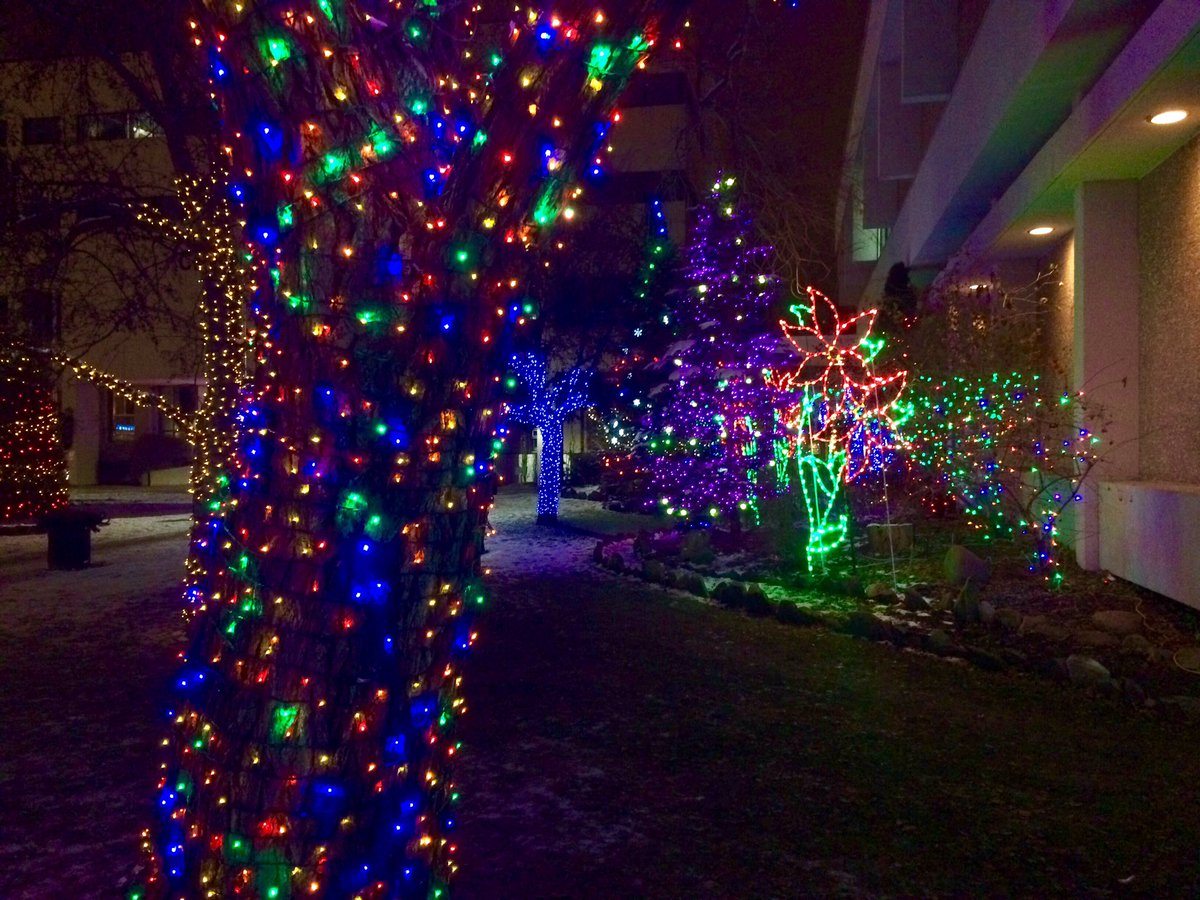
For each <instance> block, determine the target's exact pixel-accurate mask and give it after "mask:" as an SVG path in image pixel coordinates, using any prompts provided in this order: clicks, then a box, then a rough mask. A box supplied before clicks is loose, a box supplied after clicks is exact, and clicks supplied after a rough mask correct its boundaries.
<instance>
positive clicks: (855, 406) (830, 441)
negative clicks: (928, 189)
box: [773, 287, 908, 570]
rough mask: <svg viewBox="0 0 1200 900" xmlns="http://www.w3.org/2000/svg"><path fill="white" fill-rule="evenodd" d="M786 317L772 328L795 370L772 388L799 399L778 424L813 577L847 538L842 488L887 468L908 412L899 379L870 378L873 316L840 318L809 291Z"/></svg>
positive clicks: (902, 377)
mask: <svg viewBox="0 0 1200 900" xmlns="http://www.w3.org/2000/svg"><path fill="white" fill-rule="evenodd" d="M792 313H793V314H794V315H795V316H796V320H797V322H798V323H799V324H797V325H792V324H789V323H788V322H786V321H781V322H780V323H779V324H780V326H781V327H782V329H783V333H784V336H785V337H786V338H787V340H788V343H790V344H791V345H792V348H793V349H794V350H795V352H796V353H797V355H798V356H799V357H800V362H799V364H798V365H797V367H796V368H795V369H794V370H793V371H791V372H786V373H782V374H778V375H776V376H774V379H773V380H774V381H775V384H776V385H777V386H778V388H779V389H780V391H781V392H782V393H783V394H784V395H785V396H787V397H798V398H799V400H798V402H796V403H795V404H794V405H793V406H792V407H791V408H790V409H789V410H787V412H786V413H785V420H786V422H787V424H788V426H789V429H790V430H791V432H792V440H793V444H792V447H793V451H794V453H795V454H796V460H797V469H798V473H799V481H800V488H801V492H802V493H803V496H804V504H805V509H806V513H807V517H808V532H809V534H808V545H807V555H808V566H809V569H810V570H816V569H819V568H823V567H824V566H825V562H826V559H827V557H828V556H829V554H830V553H832V552H833V551H834V550H835V549H837V548H838V547H839V546H841V545H842V544H843V543H845V541H846V539H847V537H848V533H849V524H850V520H849V515H848V513H847V512H846V509H845V504H844V502H843V494H844V486H845V485H847V484H850V483H851V482H853V481H855V480H857V479H858V478H859V477H861V476H862V475H863V474H864V473H865V472H867V471H868V470H871V469H883V468H885V467H886V466H888V465H890V464H891V463H893V462H894V461H895V454H894V451H896V450H897V449H899V448H900V447H901V446H902V439H901V437H900V431H901V428H902V427H903V425H904V423H905V422H906V421H907V418H908V410H907V407H906V406H905V405H904V404H902V402H901V399H900V397H901V394H902V393H903V391H904V387H905V383H906V380H907V373H906V372H892V373H889V374H885V375H880V374H876V372H875V358H876V357H877V356H878V354H879V352H880V351H881V350H882V349H883V339H882V338H877V337H875V336H874V334H873V328H874V324H875V320H876V318H877V316H878V313H877V311H876V310H868V311H866V312H862V313H858V314H857V315H853V316H850V317H849V318H843V317H842V315H841V312H840V311H839V310H838V308H837V306H836V305H835V304H834V303H833V301H831V300H830V299H829V298H828V297H826V296H825V295H824V294H822V293H821V292H820V291H817V290H816V289H815V288H811V287H810V288H809V289H808V303H807V304H802V305H796V306H793V307H792ZM830 326H832V330H831V328H830ZM860 332H861V334H860Z"/></svg>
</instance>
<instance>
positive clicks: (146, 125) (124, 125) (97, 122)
mask: <svg viewBox="0 0 1200 900" xmlns="http://www.w3.org/2000/svg"><path fill="white" fill-rule="evenodd" d="M162 133H163V131H162V128H161V127H160V126H159V124H158V123H157V122H156V121H154V118H153V117H152V116H150V115H149V114H147V113H142V112H116V113H113V112H108V113H94V114H92V115H90V116H82V117H80V119H79V139H80V140H81V141H127V140H135V141H136V140H141V139H143V138H150V137H161V136H162Z"/></svg>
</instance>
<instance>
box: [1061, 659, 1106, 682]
mask: <svg viewBox="0 0 1200 900" xmlns="http://www.w3.org/2000/svg"><path fill="white" fill-rule="evenodd" d="M1067 677H1069V678H1070V679H1071V681H1073V682H1074V683H1075V684H1084V685H1096V684H1100V683H1101V682H1105V681H1108V680H1109V679H1110V678H1111V677H1112V676H1111V675H1110V674H1109V671H1108V669H1106V668H1104V666H1102V665H1100V663H1099V662H1098V661H1097V660H1094V659H1092V658H1091V657H1090V656H1078V655H1076V654H1071V655H1070V656H1068V657H1067Z"/></svg>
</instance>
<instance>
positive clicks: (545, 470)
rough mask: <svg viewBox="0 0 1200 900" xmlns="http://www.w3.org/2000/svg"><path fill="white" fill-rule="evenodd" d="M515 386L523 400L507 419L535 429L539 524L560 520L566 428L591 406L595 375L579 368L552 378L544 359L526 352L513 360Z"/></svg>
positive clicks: (510, 410) (509, 408)
mask: <svg viewBox="0 0 1200 900" xmlns="http://www.w3.org/2000/svg"><path fill="white" fill-rule="evenodd" d="M512 372H513V379H512V380H513V382H515V384H514V385H513V386H514V387H515V388H516V389H517V390H518V391H519V392H520V393H521V394H523V395H524V398H525V399H524V401H523V402H520V403H512V404H509V406H508V419H509V421H511V422H516V423H517V424H519V425H528V426H530V427H533V428H536V429H537V431H538V437H539V438H541V446H540V448H539V449H538V473H537V483H538V499H537V520H538V524H539V525H552V524H554V523H555V522H557V521H558V501H559V497H560V496H561V494H562V472H563V425H564V424H565V423H566V421H567V419H569V418H570V417H571V416H572V415H573V414H574V413H577V412H579V410H581V409H583V408H584V407H586V406H588V405H589V404H590V400H589V392H590V389H591V378H592V373H591V372H590V371H588V370H587V369H582V368H579V367H578V366H575V367H572V368H570V369H567V370H566V371H564V372H559V373H558V374H557V375H554V376H551V375H550V372H549V366H548V365H547V364H546V359H545V357H543V356H541V355H539V354H537V353H524V354H521V355H518V356H515V357H513V361H512Z"/></svg>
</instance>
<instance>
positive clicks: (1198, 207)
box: [838, 0, 1200, 607]
mask: <svg viewBox="0 0 1200 900" xmlns="http://www.w3.org/2000/svg"><path fill="white" fill-rule="evenodd" d="M853 115H854V118H853V122H852V127H851V131H850V139H849V144H848V147H847V162H846V169H845V172H844V178H843V188H844V190H843V195H842V197H843V199H842V203H841V205H840V208H839V221H838V226H839V235H840V241H839V252H838V263H839V277H840V281H841V285H842V295H843V297H844V298H845V299H847V300H851V299H856V300H858V301H859V303H860V305H872V304H874V303H876V302H878V300H879V299H880V297H881V295H882V293H883V289H884V284H885V282H886V280H887V277H888V273H889V272H890V271H891V270H892V268H893V266H895V265H896V264H897V263H901V264H903V265H905V266H907V267H908V269H909V271H910V273H911V275H912V278H913V279H914V281H916V282H917V283H921V282H922V281H925V282H928V281H929V280H930V279H931V278H932V277H933V276H934V275H935V274H936V273H937V272H939V271H940V270H942V269H943V268H944V267H945V266H946V264H947V262H948V261H950V260H952V259H954V258H955V257H960V258H961V256H962V255H963V254H964V253H965V254H968V255H969V257H970V258H971V259H972V260H973V264H974V265H976V266H978V267H980V268H981V269H982V268H990V269H991V270H993V271H1001V272H1004V273H1007V274H1008V275H1009V276H1010V277H1011V278H1013V279H1019V278H1027V277H1032V276H1033V275H1035V274H1036V273H1038V272H1045V271H1050V270H1053V271H1055V272H1056V281H1057V282H1061V283H1060V284H1059V285H1058V287H1057V289H1056V290H1055V291H1053V292H1052V295H1051V296H1050V297H1049V298H1048V299H1049V303H1048V306H1047V309H1046V311H1045V313H1044V315H1045V317H1046V318H1045V321H1044V322H1043V326H1044V327H1045V328H1047V329H1048V330H1049V331H1050V332H1051V334H1050V340H1049V341H1048V347H1049V348H1051V349H1048V350H1047V353H1048V354H1049V355H1052V356H1056V357H1057V359H1056V360H1055V361H1056V362H1058V363H1059V364H1060V365H1061V367H1062V368H1063V370H1064V371H1065V372H1067V373H1068V374H1069V378H1070V381H1071V386H1072V387H1073V388H1074V389H1083V390H1087V391H1088V393H1089V396H1090V397H1091V398H1092V400H1093V401H1094V402H1096V403H1098V404H1100V406H1102V408H1103V410H1104V413H1105V416H1106V418H1108V419H1111V424H1110V426H1109V431H1108V435H1107V436H1108V437H1109V438H1111V444H1109V445H1108V446H1107V448H1106V450H1105V453H1104V460H1103V463H1102V465H1101V466H1100V467H1099V468H1098V469H1097V471H1098V472H1099V477H1098V478H1096V479H1095V480H1093V481H1092V482H1091V484H1090V485H1089V486H1088V487H1087V488H1086V489H1085V491H1084V499H1083V502H1082V503H1081V504H1080V505H1079V506H1077V507H1076V517H1075V522H1074V525H1073V529H1072V531H1073V533H1072V534H1071V536H1070V537H1071V540H1072V542H1073V543H1074V548H1075V553H1076V557H1077V560H1078V562H1079V563H1080V565H1081V566H1082V567H1083V568H1085V569H1090V570H1097V569H1104V570H1108V571H1110V572H1112V573H1114V574H1116V575H1117V576H1119V577H1121V578H1124V579H1127V580H1129V581H1132V582H1134V583H1136V584H1139V585H1143V586H1145V587H1148V588H1150V589H1153V590H1155V591H1158V592H1160V593H1163V594H1165V595H1167V596H1170V597H1173V598H1175V599H1177V600H1180V601H1182V602H1184V603H1188V604H1190V605H1192V606H1197V607H1200V550H1198V549H1197V548H1198V547H1200V369H1197V367H1196V364H1195V360H1196V358H1197V356H1198V355H1200V138H1198V137H1197V132H1198V130H1200V3H1197V2H1196V0H1158V2H1149V0H1107V2H1101V0H1045V2H1042V0H1037V2H1034V0H875V2H874V3H873V4H872V10H871V16H870V22H869V26H868V33H867V38H866V44H865V50H864V53H863V57H862V61H861V66H860V71H859V79H858V85H857V92H856V98H855V105H854V114H853ZM1048 362H1050V360H1048Z"/></svg>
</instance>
